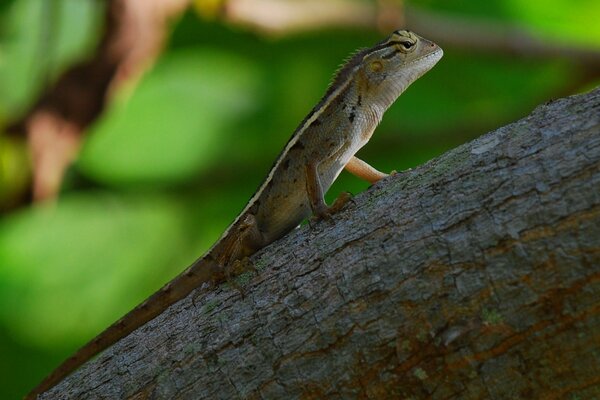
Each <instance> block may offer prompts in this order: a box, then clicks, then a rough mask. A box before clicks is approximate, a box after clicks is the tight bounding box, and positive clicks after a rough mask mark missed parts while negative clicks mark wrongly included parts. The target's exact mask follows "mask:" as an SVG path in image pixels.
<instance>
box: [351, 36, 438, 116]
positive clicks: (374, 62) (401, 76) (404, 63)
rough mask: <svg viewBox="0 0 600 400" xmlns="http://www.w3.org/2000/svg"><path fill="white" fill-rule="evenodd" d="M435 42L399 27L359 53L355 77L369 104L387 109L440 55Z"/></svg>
mask: <svg viewBox="0 0 600 400" xmlns="http://www.w3.org/2000/svg"><path fill="white" fill-rule="evenodd" d="M443 54H444V53H443V51H442V49H441V48H440V47H439V46H438V45H436V44H435V43H433V42H431V41H429V40H427V39H424V38H422V37H420V36H418V35H416V34H414V33H413V32H410V31H406V30H399V31H395V32H393V33H392V34H391V35H390V36H389V37H388V38H387V39H386V40H384V41H382V42H380V43H378V44H376V45H375V46H373V47H372V48H370V49H367V50H365V52H364V53H363V54H362V60H361V61H360V63H359V71H360V73H359V76H360V77H361V78H362V79H361V81H362V82H361V84H362V89H363V90H362V92H363V93H364V94H366V95H367V96H371V100H373V104H380V105H381V106H383V107H385V108H387V107H388V106H389V105H390V104H391V103H392V102H394V100H396V98H397V97H398V96H399V95H400V94H401V93H402V92H403V91H404V90H405V89H406V88H407V87H408V86H409V85H410V84H411V83H412V82H414V81H415V80H417V79H418V78H419V77H420V76H422V75H423V74H424V73H425V72H427V71H429V70H430V69H431V68H432V67H433V66H434V65H435V64H436V63H437V62H438V61H439V60H440V58H442V55H443Z"/></svg>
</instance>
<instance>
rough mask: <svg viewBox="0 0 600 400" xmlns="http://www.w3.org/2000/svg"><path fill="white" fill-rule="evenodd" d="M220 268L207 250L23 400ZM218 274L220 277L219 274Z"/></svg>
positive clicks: (213, 276) (214, 276) (211, 277)
mask: <svg viewBox="0 0 600 400" xmlns="http://www.w3.org/2000/svg"><path fill="white" fill-rule="evenodd" d="M221 272H222V269H220V268H219V265H218V263H217V262H216V261H214V259H213V257H212V256H211V255H210V254H207V255H206V256H204V257H202V258H200V259H198V260H197V261H196V262H194V263H193V264H192V266H190V267H189V268H188V269H186V270H185V271H183V272H182V273H181V274H180V275H178V276H177V277H176V278H175V279H173V280H172V281H171V282H169V283H167V284H166V285H165V286H163V287H162V288H161V289H160V290H159V291H157V292H156V293H154V294H153V295H152V296H150V297H149V298H148V299H147V300H146V301H144V302H143V303H142V304H140V305H139V306H137V307H136V308H134V309H133V310H131V311H130V312H128V313H127V314H126V315H125V316H124V317H122V318H121V319H120V320H118V321H117V322H115V323H114V324H112V325H111V326H109V327H108V328H107V329H106V330H105V331H103V332H102V333H100V334H99V335H98V336H96V337H95V338H94V339H92V340H91V341H90V342H88V343H87V344H86V345H84V346H83V347H82V348H80V349H79V350H78V351H77V352H76V353H75V354H74V355H72V356H71V357H69V358H67V359H66V360H65V361H64V362H63V363H62V364H60V365H59V366H58V368H56V369H55V370H54V371H52V373H50V375H48V376H47V377H46V378H44V380H43V381H42V382H41V383H40V384H39V385H37V386H36V387H35V388H34V389H33V390H32V391H31V392H29V393H28V394H27V395H26V396H25V399H26V400H33V399H36V398H37V396H38V395H39V394H41V393H44V392H45V391H47V390H48V389H50V388H52V387H54V386H55V385H56V384H58V383H59V382H60V381H62V380H63V379H64V378H66V377H67V376H69V375H70V374H71V373H72V372H73V371H75V370H76V369H77V368H79V367H80V366H81V365H83V364H84V363H85V362H86V361H88V360H89V359H90V358H92V357H94V356H95V355H96V354H98V353H100V352H101V351H103V350H105V349H106V348H108V347H109V346H111V345H113V344H114V343H116V342H117V341H119V340H120V339H121V338H123V337H125V336H127V335H128V334H130V333H131V332H133V331H134V330H136V329H137V328H139V327H140V326H142V325H144V324H145V323H146V322H148V321H150V320H152V319H154V318H155V317H157V316H158V315H159V314H160V313H161V312H162V311H164V310H165V309H166V308H167V307H169V306H170V305H172V304H174V303H176V302H177V301H179V300H181V299H183V298H184V297H185V296H186V295H188V294H189V293H190V292H191V291H192V290H194V289H195V288H197V287H199V286H200V285H202V284H204V283H208V282H213V281H215V280H219V277H220V274H221ZM221 278H222V277H221Z"/></svg>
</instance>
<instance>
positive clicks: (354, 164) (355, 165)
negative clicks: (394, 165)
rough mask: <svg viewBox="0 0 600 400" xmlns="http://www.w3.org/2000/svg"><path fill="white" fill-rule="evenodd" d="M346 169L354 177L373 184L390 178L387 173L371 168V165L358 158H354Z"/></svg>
mask: <svg viewBox="0 0 600 400" xmlns="http://www.w3.org/2000/svg"><path fill="white" fill-rule="evenodd" d="M344 168H345V169H346V171H348V172H350V173H351V174H352V175H354V176H356V177H358V178H360V179H363V180H365V181H367V182H369V183H371V184H374V183H377V182H378V181H379V180H381V179H383V178H385V177H386V176H388V175H387V174H386V173H383V172H381V171H378V170H377V169H375V168H373V167H372V166H370V165H369V164H367V163H366V162H364V161H363V160H361V159H360V158H358V157H356V156H354V157H352V158H351V159H350V161H348V164H346V166H345V167H344ZM392 175H393V173H392Z"/></svg>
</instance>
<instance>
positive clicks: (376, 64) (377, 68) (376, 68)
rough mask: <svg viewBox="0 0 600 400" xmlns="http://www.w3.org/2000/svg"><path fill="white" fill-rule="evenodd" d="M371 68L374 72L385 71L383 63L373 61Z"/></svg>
mask: <svg viewBox="0 0 600 400" xmlns="http://www.w3.org/2000/svg"><path fill="white" fill-rule="evenodd" d="M369 68H370V69H371V71H373V72H379V71H381V70H382V69H383V64H382V63H381V61H372V62H371V63H370V64H369Z"/></svg>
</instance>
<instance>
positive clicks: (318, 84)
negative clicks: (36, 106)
mask: <svg viewBox="0 0 600 400" xmlns="http://www.w3.org/2000/svg"><path fill="white" fill-rule="evenodd" d="M43 1H44V0H12V1H5V2H3V3H0V146H1V147H0V157H1V158H0V200H1V199H2V196H7V193H9V192H10V191H11V190H12V189H14V188H15V187H19V186H20V185H21V186H22V185H24V184H26V183H27V167H26V165H27V158H26V155H25V153H24V150H23V148H22V146H21V147H20V145H19V144H18V143H15V141H14V140H12V139H9V138H8V137H6V135H3V134H2V133H1V132H2V129H3V128H5V127H6V124H8V122H9V121H10V120H14V119H15V118H16V117H18V116H19V115H20V113H22V112H23V111H24V110H25V109H26V108H27V106H28V105H30V103H31V102H32V101H33V100H34V99H35V97H36V95H37V94H38V93H39V91H40V90H41V89H42V87H43V85H44V82H45V81H48V80H49V81H51V80H52V79H53V78H54V77H56V76H57V75H58V74H59V73H60V72H61V71H62V70H63V69H64V68H65V66H68V65H70V64H71V63H72V62H74V61H75V60H78V59H81V58H83V57H85V56H86V55H87V54H88V53H89V52H90V51H92V50H93V46H94V44H95V42H96V40H97V38H98V35H99V31H100V28H101V26H100V25H101V22H102V2H98V1H91V0H53V1H52V2H51V3H52V6H51V7H50V8H48V5H47V4H46V5H44V4H43ZM48 2H50V0H48ZM413 3H416V5H419V6H421V7H424V8H429V9H432V10H435V11H436V12H444V13H448V14H449V15H459V16H462V17H464V18H467V19H468V18H484V19H486V20H490V21H495V22H503V23H510V24H518V25H520V26H522V27H527V28H530V29H531V30H532V31H533V32H535V33H536V34H537V35H539V36H540V37H542V38H547V39H552V40H557V41H560V42H561V43H580V44H585V45H592V46H595V47H596V48H600V24H598V23H597V20H596V19H594V18H595V17H598V16H600V3H599V2H597V1H596V0H577V1H575V0H546V1H521V0H488V1H485V2H481V1H458V0H451V1H449V0H423V1H420V2H413ZM44 7H47V8H44ZM594 16H595V17H594ZM43 21H45V22H43ZM46 24H47V25H46ZM45 29H47V31H44V30H45ZM172 30H173V32H172V36H171V39H170V42H169V44H168V47H167V49H166V50H165V51H164V53H163V54H162V55H161V57H160V59H159V60H158V63H157V64H156V65H155V66H154V68H153V69H152V70H151V71H150V72H149V73H147V74H146V75H145V76H144V77H143V79H142V81H141V82H140V84H139V86H137V87H136V88H135V90H129V89H127V88H125V89H124V90H122V91H121V92H119V93H118V94H117V97H116V99H115V101H114V102H113V103H112V104H111V105H110V107H109V109H108V110H107V111H106V112H105V114H104V115H103V117H102V118H101V119H100V120H99V121H98V122H97V123H96V124H94V126H93V127H92V128H91V130H90V132H89V135H88V136H87V139H86V141H85V144H84V147H83V150H82V152H81V154H80V157H79V159H78V160H77V162H76V164H75V165H74V166H73V167H72V168H71V169H70V170H69V173H68V176H67V179H66V182H65V184H64V187H63V189H62V192H61V196H60V200H59V201H58V202H57V203H56V204H54V205H36V206H29V207H25V208H21V209H19V210H17V211H15V212H12V213H10V214H5V215H3V216H1V217H0V218H1V220H0V398H2V399H9V398H19V397H20V396H22V395H23V394H24V393H25V392H26V391H27V390H28V389H29V388H31V387H32V386H33V385H34V384H35V383H37V382H38V381H39V380H40V379H41V378H42V376H44V375H45V374H46V373H48V372H49V371H50V370H51V369H52V368H53V367H54V366H55V365H57V364H58V363H59V362H60V361H61V360H62V359H63V358H65V357H66V356H68V355H69V354H70V353H71V352H73V351H74V350H75V349H76V348H77V347H78V346H80V345H81V344H83V343H84V342H86V341H87V340H88V339H89V338H91V337H92V336H94V335H95V334H96V333H98V332H100V331H101V330H102V329H103V328H105V327H106V326H108V325H109V324H110V323H111V322H113V321H114V320H116V319H117V318H118V317H120V316H121V315H122V314H124V313H125V312H126V311H128V310H129V309H131V308H132V307H133V306H134V305H136V304H137V303H139V302H140V301H142V300H143V299H144V298H145V297H146V296H148V295H149V294H151V293H152V292H154V291H155V290H156V289H157V288H158V287H160V286H161V285H162V284H163V283H165V282H166V281H167V280H169V279H170V278H171V277H172V276H174V275H176V274H177V273H178V272H180V271H181V270H183V269H184V268H185V267H186V266H187V265H188V264H189V263H191V262H192V261H193V260H194V259H195V258H196V257H198V256H200V255H201V254H202V253H203V252H204V251H205V250H206V249H207V248H208V247H209V246H210V245H211V244H212V243H213V242H214V241H215V240H216V239H217V238H218V236H219V234H220V233H221V232H222V231H223V230H224V229H225V227H226V226H227V225H228V223H229V222H230V221H231V220H232V219H233V218H234V217H235V216H236V214H237V213H238V212H239V211H240V210H241V209H242V208H243V206H244V204H245V202H246V201H247V199H248V198H249V197H250V196H251V195H252V193H253V192H254V190H255V189H256V187H257V186H258V185H259V183H260V182H261V180H262V178H263V176H264V175H265V174H266V172H267V171H268V169H269V167H270V166H271V163H272V161H273V160H274V159H275V158H276V156H277V154H278V152H279V151H280V150H281V148H282V147H283V145H284V144H285V142H286V141H287V139H288V137H289V135H290V134H291V133H292V131H293V130H294V129H295V127H296V125H297V124H298V123H299V121H300V120H302V118H303V117H304V115H305V114H306V113H307V112H308V111H309V110H310V109H311V108H312V106H313V105H314V104H315V103H316V102H317V101H318V100H319V98H320V96H321V95H322V94H323V93H324V91H325V88H326V86H327V84H328V82H329V80H330V77H331V75H332V73H333V72H334V71H335V70H336V68H337V67H338V65H339V64H340V63H341V61H342V60H343V59H344V58H346V57H347V56H348V54H350V53H351V52H352V51H353V50H354V49H356V48H358V47H364V46H369V45H372V44H373V43H375V42H376V41H378V40H381V38H382V35H381V34H380V33H377V32H375V31H368V30H359V29H343V30H341V29H336V30H333V29H329V30H319V31H315V32H309V33H303V34H296V35H292V36H287V37H285V38H281V39H277V40H275V39H268V38H264V37H262V36H260V35H258V34H256V33H254V32H252V31H249V30H243V29H241V28H235V27H230V26H227V25H224V24H222V23H219V22H214V21H213V22H209V21H205V20H202V19H201V18H199V17H198V16H197V15H196V14H194V13H193V12H192V11H190V12H188V13H187V14H185V16H184V17H183V18H181V19H180V20H178V21H176V22H175V23H174V24H173V26H172ZM44 32H51V33H52V37H53V39H52V41H51V43H46V42H45V41H44V40H45V39H44V37H45V36H44ZM431 39H433V40H436V41H437V40H439V41H440V42H441V43H443V38H431ZM50 45H51V49H52V51H50V52H47V51H46V50H47V49H46V47H45V46H50ZM444 50H445V56H444V58H443V59H442V61H441V62H440V63H439V64H438V65H437V66H436V67H435V68H434V69H433V70H432V71H431V72H430V73H429V74H427V75H426V76H425V77H423V78H422V79H421V80H420V81H418V82H417V83H415V84H414V85H413V86H412V87H411V88H410V89H409V90H408V91H407V92H406V93H405V95H403V96H402V97H401V98H400V99H399V100H398V101H397V103H396V104H395V105H394V106H393V107H392V109H391V110H390V111H389V112H388V113H387V114H386V116H385V118H384V120H383V122H382V124H381V126H380V127H379V128H378V130H377V133H376V134H375V136H374V138H373V139H372V141H371V143H369V145H368V146H367V147H366V148H365V149H363V150H362V151H361V153H360V156H361V158H363V159H365V160H368V161H369V162H370V163H371V164H373V165H374V166H376V167H378V168H379V169H381V170H383V171H386V170H387V171H389V170H393V169H395V170H403V169H406V168H410V167H414V166H416V165H419V164H420V163H423V162H425V161H427V160H429V159H431V158H432V157H435V156H436V155H438V154H440V153H442V152H443V151H445V150H447V149H449V148H452V147H454V146H457V145H459V144H461V143H463V142H465V141H467V140H469V139H471V138H473V137H476V136H479V135H481V134H483V133H485V132H487V131H488V130H491V129H493V128H495V127H498V126H501V125H503V124H505V123H508V122H510V121H512V120H515V119H517V118H519V117H522V116H525V115H527V114H528V113H529V112H530V111H531V110H532V108H533V107H534V106H535V105H537V104H539V103H541V102H544V101H546V100H548V99H549V98H551V97H558V96H562V95H566V94H569V93H571V92H572V91H573V90H574V86H573V85H574V82H578V79H579V77H578V74H580V73H581V72H580V70H579V69H578V68H577V67H576V66H575V65H573V64H572V63H569V62H567V61H564V60H563V61H540V60H539V59H523V58H515V57H510V56H506V55H495V54H493V53H491V52H490V53H481V52H472V51H469V50H467V49H459V48H447V47H445V48H444ZM575 88H576V87H575ZM366 187H367V185H366V184H364V183H362V182H359V181H358V180H357V179H356V178H354V177H351V176H349V175H347V174H345V173H343V174H342V176H341V177H340V179H339V181H338V182H337V183H336V184H335V186H334V187H333V188H332V189H331V190H330V192H329V194H328V198H329V200H330V201H331V200H332V199H333V198H335V196H336V195H337V193H339V192H340V191H342V190H349V191H351V192H353V193H355V194H356V193H360V192H361V191H363V190H364V189H365V188H366Z"/></svg>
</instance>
